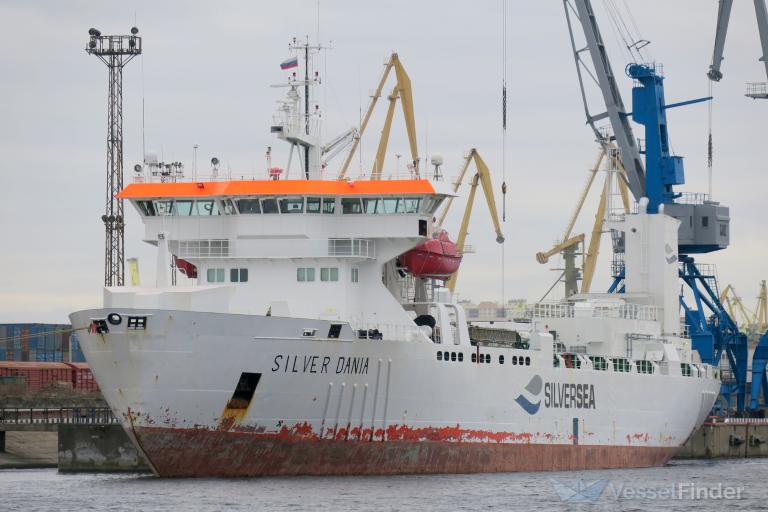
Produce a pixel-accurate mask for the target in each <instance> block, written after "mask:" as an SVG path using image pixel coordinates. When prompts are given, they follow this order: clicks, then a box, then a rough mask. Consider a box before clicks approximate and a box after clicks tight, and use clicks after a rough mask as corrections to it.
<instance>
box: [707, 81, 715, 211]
mask: <svg viewBox="0 0 768 512" xmlns="http://www.w3.org/2000/svg"><path fill="white" fill-rule="evenodd" d="M707 81H708V82H709V97H710V98H712V99H710V100H709V102H708V103H709V105H707V107H708V108H707V128H708V130H709V137H708V139H707V180H708V189H707V192H708V193H709V200H710V201H712V153H713V144H712V103H714V101H715V100H714V95H713V94H712V92H713V89H714V82H713V81H712V80H707Z"/></svg>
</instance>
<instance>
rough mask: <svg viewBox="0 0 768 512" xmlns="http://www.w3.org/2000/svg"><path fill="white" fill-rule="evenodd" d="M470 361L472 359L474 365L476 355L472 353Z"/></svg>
mask: <svg viewBox="0 0 768 512" xmlns="http://www.w3.org/2000/svg"><path fill="white" fill-rule="evenodd" d="M471 359H472V362H473V363H476V362H477V354H475V353H474V352H472V358H471Z"/></svg>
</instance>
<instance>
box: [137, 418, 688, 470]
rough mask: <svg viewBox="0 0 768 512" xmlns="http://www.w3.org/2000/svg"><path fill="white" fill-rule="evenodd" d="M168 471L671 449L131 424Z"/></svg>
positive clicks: (494, 461)
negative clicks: (370, 438)
mask: <svg viewBox="0 0 768 512" xmlns="http://www.w3.org/2000/svg"><path fill="white" fill-rule="evenodd" d="M134 434H135V435H136V437H137V438H138V441H139V443H140V446H141V447H142V449H143V450H144V452H145V455H146V456H147V458H148V459H149V460H150V461H151V463H152V466H153V467H154V469H155V471H156V473H157V474H158V475H160V476H166V477H201V476H216V477H245V476H274V475H394V474H419V473H422V474H423V473H489V472H512V471H562V470H575V469H613V468H634V467H650V466H661V465H663V464H665V463H666V462H667V461H668V460H669V459H670V458H671V457H672V455H673V454H674V453H675V451H676V450H677V448H676V447H649V446H603V445H578V446H577V445H568V444H532V443H498V442H490V443H488V442H455V441H419V440H409V439H408V438H407V437H408V436H405V439H402V438H401V439H398V440H387V441H385V442H382V441H378V442H377V441H374V442H369V441H356V440H349V441H345V440H338V439H317V438H316V437H313V436H295V437H293V436H280V435H267V434H257V433H253V432H238V431H223V430H216V431H212V430H207V429H169V428H159V427H137V428H136V429H135V430H134Z"/></svg>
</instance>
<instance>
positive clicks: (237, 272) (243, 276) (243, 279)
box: [229, 268, 248, 283]
mask: <svg viewBox="0 0 768 512" xmlns="http://www.w3.org/2000/svg"><path fill="white" fill-rule="evenodd" d="M229 280H230V282H232V283H247V282H248V269H247V268H231V269H229Z"/></svg>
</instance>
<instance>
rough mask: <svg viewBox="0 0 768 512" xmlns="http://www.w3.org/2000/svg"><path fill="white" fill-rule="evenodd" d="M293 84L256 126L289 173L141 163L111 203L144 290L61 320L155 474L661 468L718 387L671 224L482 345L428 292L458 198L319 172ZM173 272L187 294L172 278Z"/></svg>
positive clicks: (450, 259) (638, 235)
mask: <svg viewBox="0 0 768 512" xmlns="http://www.w3.org/2000/svg"><path fill="white" fill-rule="evenodd" d="M301 86H304V87H308V86H309V84H308V83H307V82H303V83H299V82H294V83H293V85H290V87H289V92H288V99H287V100H286V101H285V102H283V104H282V105H283V106H282V107H281V109H282V110H281V116H280V117H279V120H278V121H276V123H275V124H274V125H273V126H272V131H273V132H274V133H276V134H277V135H278V137H280V138H281V139H283V140H286V141H288V142H290V143H291V144H292V149H293V147H294V145H296V141H299V144H298V145H299V146H300V149H301V150H303V151H304V157H305V158H304V159H303V160H304V164H303V167H302V173H301V176H300V179H290V178H286V177H285V176H283V175H282V170H281V169H276V168H274V167H271V166H270V167H269V168H268V169H267V170H266V171H265V173H264V176H263V178H262V179H241V180H230V179H223V178H222V177H220V176H215V175H214V176H210V177H207V178H205V179H203V178H201V177H200V176H197V177H195V179H192V180H185V179H183V177H182V176H181V175H173V176H170V175H168V174H164V173H162V172H154V171H153V170H152V169H151V167H152V166H151V165H150V166H149V167H150V168H143V169H139V168H137V176H136V179H135V180H134V183H131V184H129V185H127V186H126V187H125V188H124V189H123V190H122V192H120V194H119V197H121V198H122V199H124V200H126V201H129V202H130V203H131V204H132V205H133V207H135V208H136V210H137V211H138V212H139V214H140V215H141V218H142V221H143V223H144V235H143V239H144V241H146V242H147V243H149V244H152V245H153V246H156V247H157V282H156V283H155V286H125V287H108V288H105V289H104V302H103V305H102V306H101V307H99V308H96V309H90V310H85V311H78V312H75V313H73V314H72V315H71V316H70V318H71V321H72V325H73V327H74V328H75V329H76V330H77V332H78V339H79V340H80V343H81V345H82V349H83V351H84V353H85V355H86V359H87V361H88V363H89V364H90V366H91V368H92V371H93V373H94V376H95V378H96V380H97V382H98V385H99V387H100V389H101V390H102V393H103V395H104V397H105V399H106V400H107V402H108V403H109V405H110V407H111V408H112V409H113V412H114V413H115V415H116V416H117V417H119V418H121V421H122V425H123V427H124V428H125V431H126V432H127V433H128V435H129V436H130V438H131V439H132V440H133V442H134V443H135V445H136V447H137V448H138V449H139V450H140V451H141V453H142V454H143V455H144V457H145V458H146V460H147V462H148V463H149V464H150V466H151V467H152V469H153V470H154V472H155V473H156V474H157V475H159V476H166V477H199V476H221V477H243V476H263V475H388V474H417V473H473V472H500V471H541V470H576V469H598V468H629V467H647V466H657V465H662V464H664V463H665V462H666V461H667V460H668V459H669V458H670V457H671V456H672V455H673V454H674V453H675V451H676V450H677V448H678V447H679V446H680V445H682V444H683V443H684V442H685V441H686V440H687V439H688V437H689V436H691V434H692V433H693V432H694V430H695V429H696V428H697V427H698V426H699V425H700V424H701V423H702V422H703V421H704V419H705V418H706V416H707V415H708V413H709V411H710V410H711V408H712V406H713V403H714V402H715V398H716V395H717V393H718V390H719V387H720V379H719V374H718V369H716V368H713V367H711V366H709V365H706V364H702V363H701V362H700V361H701V360H700V358H699V357H698V354H697V353H696V352H695V351H694V350H693V349H692V348H691V340H690V339H689V338H688V337H687V336H686V334H685V330H684V327H682V326H681V321H680V312H679V302H678V301H679V297H678V263H677V254H676V248H677V245H678V244H677V227H678V223H679V221H677V220H676V219H674V218H672V217H670V216H667V215H665V214H664V213H663V211H662V212H660V213H657V214H649V213H646V208H645V207H646V205H647V203H645V202H644V201H640V203H639V205H638V213H636V214H627V215H624V216H621V217H618V218H616V219H614V220H613V221H612V222H611V225H610V228H611V229H614V230H616V231H617V232H621V233H624V236H625V244H626V261H625V290H624V293H612V294H586V295H574V296H572V297H570V298H569V299H568V300H567V301H561V302H555V303H545V304H537V305H535V306H534V307H533V308H532V310H531V313H530V315H531V318H530V319H531V323H530V331H529V332H528V333H526V334H525V337H524V339H523V338H521V337H520V336H519V335H518V333H506V334H505V335H504V336H501V337H500V341H499V340H496V341H495V342H494V341H493V340H487V339H479V338H478V336H477V335H476V334H475V333H477V332H478V330H476V329H473V330H470V329H469V327H468V322H467V319H466V316H465V312H464V310H463V309H462V308H461V306H460V305H459V304H458V303H456V302H455V301H454V300H453V299H452V298H451V297H450V294H449V293H447V291H446V290H445V289H443V288H441V287H440V286H439V284H440V282H441V281H440V280H441V279H445V278H447V277H448V276H449V275H450V274H451V273H453V272H455V271H456V269H457V268H458V266H459V264H460V262H461V258H460V256H461V255H460V254H458V253H457V252H456V250H455V247H452V246H451V242H450V239H449V238H447V235H446V234H444V233H441V232H440V230H438V229H437V228H436V225H435V215H434V214H435V211H436V210H437V208H439V207H440V205H441V204H442V203H443V202H444V201H445V200H446V199H447V198H450V197H453V196H454V192H453V189H452V188H451V187H449V186H448V185H447V184H446V183H444V182H443V181H442V180H441V179H439V176H435V177H433V178H437V179H432V178H426V177H424V176H423V175H420V174H419V172H418V168H417V167H416V166H414V168H413V169H411V170H410V173H411V175H410V176H406V177H404V178H402V179H358V180H350V179H345V180H338V179H336V176H335V175H333V176H331V175H330V174H329V173H328V172H327V170H326V168H325V167H324V165H323V164H322V163H321V162H320V160H321V159H320V154H321V151H322V146H321V145H320V143H319V141H317V138H316V136H315V134H316V132H315V131H314V124H313V129H312V130H310V123H309V116H308V115H307V117H306V118H305V117H304V116H303V115H302V113H301V112H300V108H299V107H300V103H299V95H298V93H297V87H301ZM415 164H417V162H416V163H415ZM214 170H215V169H214ZM170 262H173V263H174V265H173V267H172V266H171V264H170ZM176 272H181V273H183V274H184V275H185V276H186V280H187V281H185V280H182V279H179V282H177V283H176V284H175V285H174V281H175V280H174V273H176ZM182 281H184V284H181V282H182ZM484 331H488V330H487V329H485V330H484Z"/></svg>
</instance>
